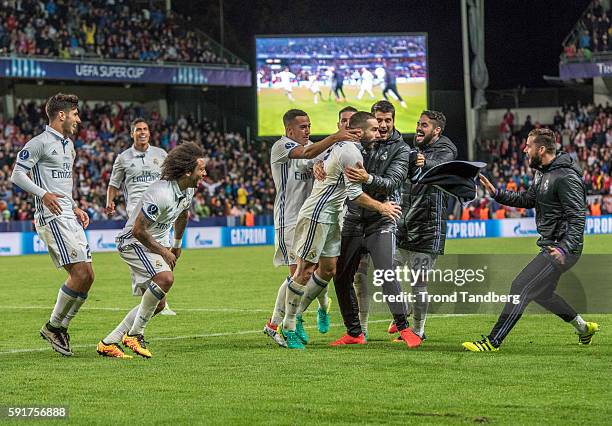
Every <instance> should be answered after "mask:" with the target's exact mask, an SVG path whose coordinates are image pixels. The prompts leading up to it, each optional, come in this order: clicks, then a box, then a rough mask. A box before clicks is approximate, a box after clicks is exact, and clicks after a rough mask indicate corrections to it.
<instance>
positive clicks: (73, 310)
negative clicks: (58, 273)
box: [62, 293, 87, 328]
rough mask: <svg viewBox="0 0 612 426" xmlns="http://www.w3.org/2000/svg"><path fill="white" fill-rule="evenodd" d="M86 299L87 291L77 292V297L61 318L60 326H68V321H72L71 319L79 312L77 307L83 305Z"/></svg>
mask: <svg viewBox="0 0 612 426" xmlns="http://www.w3.org/2000/svg"><path fill="white" fill-rule="evenodd" d="M86 300H87V293H79V297H77V299H76V300H75V301H74V303H73V304H72V306H71V307H70V309H69V310H68V312H67V313H66V316H65V317H64V319H63V320H62V327H64V328H68V326H69V325H70V321H72V319H73V318H74V317H75V316H76V314H77V313H78V312H79V309H81V306H83V303H85V301H86Z"/></svg>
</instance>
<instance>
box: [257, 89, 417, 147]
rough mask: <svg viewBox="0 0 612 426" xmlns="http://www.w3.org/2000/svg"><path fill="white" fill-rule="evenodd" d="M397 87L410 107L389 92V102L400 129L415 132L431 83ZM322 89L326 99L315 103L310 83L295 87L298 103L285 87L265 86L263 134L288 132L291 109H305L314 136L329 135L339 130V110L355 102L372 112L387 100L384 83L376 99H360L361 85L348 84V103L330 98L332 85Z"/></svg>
mask: <svg viewBox="0 0 612 426" xmlns="http://www.w3.org/2000/svg"><path fill="white" fill-rule="evenodd" d="M397 87H398V91H399V93H400V95H401V96H402V98H403V99H404V101H405V102H406V105H407V108H404V107H402V106H401V105H400V102H399V101H396V100H395V99H393V98H392V97H391V95H389V101H390V102H391V103H392V104H393V105H394V106H395V122H396V123H397V128H398V130H399V131H400V132H402V133H406V134H408V133H414V131H415V128H416V122H417V121H418V119H419V116H420V114H421V111H423V110H425V109H427V85H426V83H425V82H413V83H400V84H398V85H397ZM321 92H322V94H323V100H321V98H319V103H318V104H316V105H315V104H314V101H313V95H312V92H311V91H310V89H308V88H307V87H306V86H302V87H296V88H294V89H293V97H294V98H295V102H291V101H289V99H288V98H287V96H286V95H285V91H284V90H282V89H271V88H262V89H261V91H260V92H259V94H258V96H257V104H258V109H257V111H258V112H257V114H258V126H259V128H258V131H259V136H278V135H283V134H285V129H284V127H283V120H282V118H283V114H284V113H285V112H286V111H287V110H289V109H291V108H297V109H302V110H304V111H306V112H307V113H308V116H309V117H310V122H311V124H312V128H311V133H312V134H313V135H328V134H331V133H334V132H335V131H336V130H337V126H336V123H337V122H338V111H340V110H341V109H342V108H344V107H345V106H347V105H351V106H353V107H355V108H357V109H358V110H360V111H370V107H371V106H372V104H374V103H375V102H376V101H379V100H380V99H384V98H383V95H382V89H381V87H380V86H375V87H374V89H372V92H373V93H374V96H375V98H374V99H373V98H370V95H369V94H367V93H366V94H364V95H363V97H362V98H361V100H358V99H357V95H358V94H359V87H358V86H348V85H344V93H345V94H346V97H347V99H346V102H336V100H335V97H334V95H333V93H332V96H331V99H328V93H329V87H325V86H321Z"/></svg>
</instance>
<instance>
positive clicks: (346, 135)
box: [289, 129, 358, 160]
mask: <svg viewBox="0 0 612 426" xmlns="http://www.w3.org/2000/svg"><path fill="white" fill-rule="evenodd" d="M357 140H358V134H357V132H356V131H355V129H340V130H338V131H337V132H336V133H334V134H331V135H329V136H328V137H326V138H325V139H323V140H322V141H319V142H316V143H313V144H310V145H307V146H301V145H298V146H296V147H295V148H294V149H292V150H291V152H290V153H289V158H303V159H307V160H311V159H313V158H316V157H317V156H318V155H320V154H321V153H323V152H325V150H327V149H329V148H330V147H331V146H332V145H333V144H335V143H336V142H341V141H352V142H356V141H357Z"/></svg>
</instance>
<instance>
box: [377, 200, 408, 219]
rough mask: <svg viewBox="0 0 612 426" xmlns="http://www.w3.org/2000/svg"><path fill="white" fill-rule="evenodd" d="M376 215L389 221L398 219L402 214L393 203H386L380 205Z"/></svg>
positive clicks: (400, 209)
mask: <svg viewBox="0 0 612 426" xmlns="http://www.w3.org/2000/svg"><path fill="white" fill-rule="evenodd" d="M378 213H380V214H381V215H383V216H387V217H389V218H391V219H399V218H400V216H401V214H402V208H401V207H400V206H399V205H398V204H397V203H394V202H393V201H387V202H385V203H382V204H381V207H380V208H379V209H378Z"/></svg>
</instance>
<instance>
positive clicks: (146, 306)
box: [128, 281, 166, 336]
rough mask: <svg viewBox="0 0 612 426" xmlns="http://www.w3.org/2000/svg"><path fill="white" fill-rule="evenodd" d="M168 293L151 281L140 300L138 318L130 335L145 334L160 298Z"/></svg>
mask: <svg viewBox="0 0 612 426" xmlns="http://www.w3.org/2000/svg"><path fill="white" fill-rule="evenodd" d="M165 295H166V293H164V291H163V290H162V289H161V288H160V287H159V286H158V285H157V284H155V283H154V282H153V281H151V282H150V283H149V288H147V291H145V293H144V294H143V295H142V300H141V301H140V307H139V308H138V312H137V313H136V318H135V319H134V324H132V328H130V331H129V332H128V334H129V335H130V336H135V335H137V334H144V329H145V327H146V326H147V323H148V322H149V320H151V317H153V314H154V313H155V308H157V305H158V304H159V302H160V300H162V299H163V298H164V296H165Z"/></svg>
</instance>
